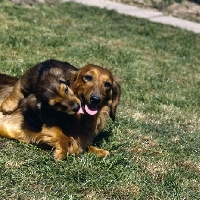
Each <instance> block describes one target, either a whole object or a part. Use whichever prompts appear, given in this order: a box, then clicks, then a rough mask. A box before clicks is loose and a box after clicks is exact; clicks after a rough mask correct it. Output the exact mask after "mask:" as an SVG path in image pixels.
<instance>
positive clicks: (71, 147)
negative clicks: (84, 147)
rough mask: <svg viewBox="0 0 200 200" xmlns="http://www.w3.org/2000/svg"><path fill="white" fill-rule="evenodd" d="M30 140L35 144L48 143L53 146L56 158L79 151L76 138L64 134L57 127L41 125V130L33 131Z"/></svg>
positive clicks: (60, 158) (59, 158) (61, 158)
mask: <svg viewBox="0 0 200 200" xmlns="http://www.w3.org/2000/svg"><path fill="white" fill-rule="evenodd" d="M31 142H32V143H35V144H48V145H49V146H51V147H52V148H54V153H53V156H54V158H55V159H56V160H63V159H65V158H66V156H67V155H70V154H79V153H80V152H81V151H80V148H79V145H78V143H77V142H76V140H74V138H72V137H69V136H66V135H65V134H64V133H63V132H62V131H61V130H60V129H58V128H57V127H52V128H44V127H43V130H42V132H40V133H35V135H34V136H33V138H32V139H31Z"/></svg>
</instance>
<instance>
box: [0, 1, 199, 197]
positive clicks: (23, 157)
mask: <svg viewBox="0 0 200 200" xmlns="http://www.w3.org/2000/svg"><path fill="white" fill-rule="evenodd" d="M0 2H1V3H0V72H1V73H6V74H9V75H13V76H17V77H20V76H21V75H22V74H23V73H24V72H25V71H26V70H27V69H28V68H29V67H31V66H33V65H35V64H36V63H38V62H41V61H44V60H46V59H49V58H54V59H58V60H62V61H67V62H69V63H71V64H72V65H74V66H76V67H78V68H81V67H83V66H84V65H85V64H88V63H94V64H97V65H101V66H103V67H105V68H107V69H109V70H111V71H112V73H113V74H115V75H117V76H120V77H121V78H122V79H123V83H122V96H121V102H120V105H119V108H118V112H117V119H116V121H115V122H114V123H112V122H111V121H108V123H107V125H106V128H105V130H104V131H103V132H102V133H101V134H100V136H101V137H98V138H97V139H96V141H95V142H96V145H97V146H98V147H101V148H104V149H107V150H109V151H110V153H111V156H110V157H109V158H106V159H103V158H97V157H95V156H94V155H91V154H81V155H79V156H68V158H67V159H66V160H64V161H61V162H55V161H54V160H53V159H52V155H51V153H52V152H51V151H48V150H43V149H40V148H38V147H36V146H33V145H26V144H23V143H19V142H17V141H14V140H8V139H5V138H0V197H1V199H13V200H14V199H23V200H25V199H31V200H32V199H48V200H50V199H69V200H72V199H73V200H74V199H81V200H82V199H142V200H143V199H144V200H146V199H148V200H149V199H162V200H168V199H172V200H174V199H188V200H191V199H194V200H196V199H200V90H199V88H200V45H199V44H200V35H199V34H198V35H197V34H194V33H192V32H188V31H185V30H181V29H179V28H174V27H170V26H166V25H160V24H154V23H152V22H149V21H147V20H144V19H137V18H134V17H129V16H124V15H119V14H117V13H116V12H115V11H107V10H104V9H98V8H95V7H86V6H83V5H80V4H75V3H64V4H55V5H35V6H27V5H22V6H18V5H14V4H11V3H10V2H8V1H5V0H1V1H0Z"/></svg>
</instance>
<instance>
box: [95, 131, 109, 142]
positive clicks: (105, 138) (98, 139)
mask: <svg viewBox="0 0 200 200" xmlns="http://www.w3.org/2000/svg"><path fill="white" fill-rule="evenodd" d="M111 135H112V133H111V131H109V130H106V131H102V132H100V133H99V134H98V135H97V136H96V137H95V138H94V140H93V144H94V145H96V146H100V145H101V144H102V143H103V141H106V142H108V141H109V138H110V137H111Z"/></svg>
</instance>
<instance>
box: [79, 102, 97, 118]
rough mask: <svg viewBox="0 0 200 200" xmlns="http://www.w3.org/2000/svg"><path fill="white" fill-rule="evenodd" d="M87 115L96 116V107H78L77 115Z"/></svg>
mask: <svg viewBox="0 0 200 200" xmlns="http://www.w3.org/2000/svg"><path fill="white" fill-rule="evenodd" d="M84 111H85V112H86V113H88V114H89V115H95V114H97V112H98V110H97V106H91V105H87V104H86V105H85V106H82V107H80V109H79V111H78V113H80V114H84V113H85V112H84Z"/></svg>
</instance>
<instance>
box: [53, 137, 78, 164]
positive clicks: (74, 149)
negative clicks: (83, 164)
mask: <svg viewBox="0 0 200 200" xmlns="http://www.w3.org/2000/svg"><path fill="white" fill-rule="evenodd" d="M79 153H80V148H79V145H78V143H77V141H76V140H75V139H74V138H73V137H65V138H62V139H61V140H60V141H59V143H58V144H57V145H56V148H55V150H54V153H53V156H54V158H55V159H56V160H64V159H65V158H66V156H67V155H72V154H76V155H77V154H79Z"/></svg>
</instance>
